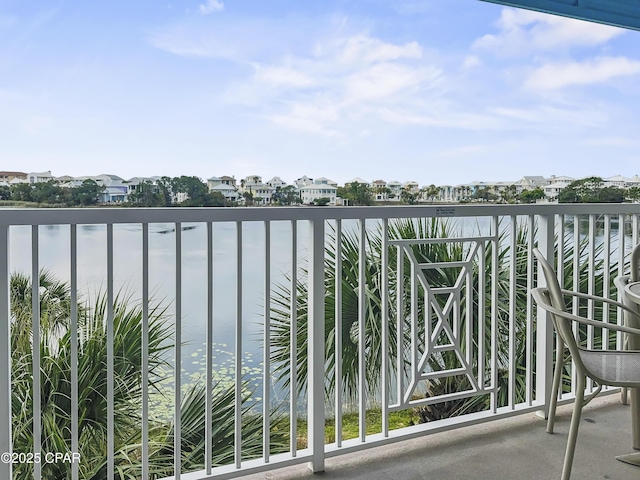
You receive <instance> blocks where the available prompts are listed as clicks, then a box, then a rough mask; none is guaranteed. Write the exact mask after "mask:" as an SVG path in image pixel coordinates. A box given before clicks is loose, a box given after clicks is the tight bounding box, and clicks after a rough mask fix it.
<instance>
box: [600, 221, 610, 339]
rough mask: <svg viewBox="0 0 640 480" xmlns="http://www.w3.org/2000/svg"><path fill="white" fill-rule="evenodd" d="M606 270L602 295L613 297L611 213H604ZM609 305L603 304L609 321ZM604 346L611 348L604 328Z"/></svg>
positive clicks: (607, 321) (605, 317) (604, 313)
mask: <svg viewBox="0 0 640 480" xmlns="http://www.w3.org/2000/svg"><path fill="white" fill-rule="evenodd" d="M603 250H604V252H603V255H604V272H603V274H602V282H603V285H602V296H603V297H605V298H611V215H608V214H607V215H604V247H603ZM609 310H610V309H609V306H608V305H603V311H602V321H603V322H604V323H609V321H610V320H609V318H610V317H609V313H610V311H609ZM602 341H603V345H602V348H603V349H604V350H609V330H608V329H606V328H604V329H603V330H602Z"/></svg>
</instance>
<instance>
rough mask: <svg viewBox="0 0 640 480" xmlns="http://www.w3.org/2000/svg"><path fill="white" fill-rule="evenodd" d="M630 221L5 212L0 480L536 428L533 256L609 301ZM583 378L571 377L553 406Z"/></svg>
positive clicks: (600, 313)
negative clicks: (507, 426) (505, 420)
mask: <svg viewBox="0 0 640 480" xmlns="http://www.w3.org/2000/svg"><path fill="white" fill-rule="evenodd" d="M638 214H640V212H639V211H638V207H637V205H627V204H624V205H614V204H612V205H600V204H598V205H530V206H528V205H527V206H521V205H520V206H510V205H500V206H499V205H481V206H478V205H442V206H428V207H427V206H419V207H342V208H339V207H338V208H330V207H325V208H318V207H315V208H314V207H293V208H220V209H218V208H214V209H206V208H202V209H189V208H185V209H182V208H181V209H173V208H172V209H124V208H123V209H70V210H63V209H61V210H49V209H47V210H38V209H34V210H21V209H15V210H14V209H7V210H3V211H2V212H0V252H2V255H1V256H0V309H1V311H2V312H3V315H1V316H0V351H1V352H6V353H5V354H3V355H2V356H0V452H6V453H8V454H9V456H8V457H6V458H7V459H10V460H13V462H12V461H8V462H5V461H4V460H5V458H4V457H3V462H2V463H0V478H12V476H13V478H31V477H33V478H36V479H40V478H64V476H66V478H71V479H74V480H75V479H78V478H96V479H97V478H109V479H111V478H121V477H122V478H145V479H146V478H154V479H155V478H176V479H177V478H182V479H194V480H195V479H206V478H231V477H234V476H236V475H238V474H239V473H240V472H242V473H249V472H260V471H266V470H269V469H274V468H278V467H282V466H286V465H292V464H298V463H303V462H308V463H309V466H310V468H311V469H312V470H313V471H322V470H323V469H324V461H325V459H326V458H328V457H331V456H336V455H341V454H343V453H347V452H353V451H356V450H360V449H364V448H369V447H373V446H378V445H382V444H385V443H389V442H395V441H398V440H401V439H404V438H410V437H415V436H419V435H426V434H429V433H433V432H438V431H443V430H448V429H453V428H458V427H461V426H464V425H469V424H474V423H479V422H486V421H491V420H492V419H494V418H501V417H504V416H510V415H515V414H521V413H525V412H532V411H540V412H542V413H546V411H547V410H548V403H549V398H548V397H549V393H550V391H551V375H552V373H551V372H552V367H553V363H554V361H556V356H557V353H558V352H555V351H554V334H553V331H552V328H551V325H550V323H549V322H548V321H547V318H546V316H545V314H544V313H543V312H538V311H537V310H536V309H535V308H534V305H533V304H532V301H531V299H530V298H529V295H528V291H529V289H530V288H532V287H533V286H536V285H537V284H541V283H542V282H543V279H542V278H538V274H537V268H536V264H535V262H534V259H533V256H532V249H533V248H534V247H537V248H539V249H540V250H541V251H542V252H543V253H544V254H545V255H546V256H547V258H555V266H556V268H557V271H558V275H559V278H560V280H561V282H563V283H564V285H565V287H566V288H571V289H578V290H580V291H583V292H585V293H589V294H596V295H603V296H607V297H614V298H617V295H618V294H617V292H616V291H615V289H614V288H613V286H612V285H613V279H614V278H615V277H616V276H618V275H622V274H626V273H627V270H628V264H627V263H626V258H627V256H628V255H627V254H628V252H629V251H630V249H631V248H632V246H633V245H635V244H637V243H638V233H639V228H638V218H639V217H638ZM43 272H46V273H43ZM20 282H22V283H20ZM56 288H57V290H56ZM61 299H62V300H61ZM63 300H64V301H63ZM572 308H573V310H574V311H575V312H578V311H582V312H586V313H589V314H591V315H594V316H596V317H600V318H602V319H603V320H604V321H605V322H611V323H616V322H617V321H618V319H619V318H620V312H618V311H617V310H616V309H606V308H605V309H600V308H601V307H598V306H596V305H594V304H593V303H592V302H590V301H586V300H585V302H584V304H582V303H578V302H577V301H576V303H574V304H573V305H572ZM94 334H95V336H93V335H94ZM583 337H584V342H585V343H586V344H588V345H589V347H591V348H603V349H609V348H617V347H620V346H621V344H622V343H621V342H622V338H620V337H619V336H618V335H615V334H613V333H611V332H608V331H603V332H598V331H594V330H593V329H591V328H589V329H588V330H585V331H584V332H583ZM34 346H37V347H38V348H33V347H34ZM21 349H22V350H21ZM92 355H93V356H92ZM258 359H259V360H258ZM562 361H564V358H563V359H562ZM67 366H68V368H67ZM572 375H573V369H572V368H571V365H570V362H568V363H567V366H566V368H565V377H564V379H563V389H562V393H561V401H570V400H571V399H572V398H573V392H572V385H573V384H574V382H573V379H572ZM588 389H590V390H592V389H593V385H588ZM610 391H613V390H610ZM34 399H36V400H34ZM37 399H40V400H39V401H38V400H37ZM56 454H57V455H60V457H57V456H56ZM64 454H69V455H70V456H69V457H66V458H65V457H63V456H62V455H64ZM71 455H76V456H75V457H72V456H71ZM45 456H47V457H46V458H45ZM78 456H79V459H78V458H77V457H78ZM34 459H38V461H34ZM28 460H31V462H29V461H28ZM126 475H128V476H126Z"/></svg>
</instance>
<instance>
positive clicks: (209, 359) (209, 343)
mask: <svg viewBox="0 0 640 480" xmlns="http://www.w3.org/2000/svg"><path fill="white" fill-rule="evenodd" d="M214 261H215V255H214V250H213V223H211V222H207V340H206V345H205V362H206V363H205V371H206V375H207V378H206V387H205V388H206V389H207V394H206V399H205V408H206V412H205V425H206V428H205V434H204V435H205V438H204V443H205V445H204V469H205V470H206V472H207V475H210V474H211V469H212V468H213V465H212V463H213V462H212V458H213V432H212V429H213V420H214V419H213V412H212V410H213V328H214V325H213V293H214V290H213V288H214V287H213V282H214V276H213V274H214Z"/></svg>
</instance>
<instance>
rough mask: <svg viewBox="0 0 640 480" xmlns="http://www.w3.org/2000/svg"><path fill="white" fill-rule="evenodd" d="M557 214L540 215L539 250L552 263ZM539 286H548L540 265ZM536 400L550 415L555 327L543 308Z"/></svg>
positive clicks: (538, 322)
mask: <svg viewBox="0 0 640 480" xmlns="http://www.w3.org/2000/svg"><path fill="white" fill-rule="evenodd" d="M554 228H555V215H554V214H553V213H550V214H548V215H540V216H539V217H538V250H540V252H541V253H542V254H543V255H544V257H545V258H546V259H547V260H548V261H549V263H550V264H551V265H554V264H555V262H554V259H555V235H554V233H555V232H554ZM563 241H564V239H562V238H559V239H558V243H559V244H558V248H563V245H562V242H563ZM537 286H538V287H546V286H547V285H546V281H545V278H544V274H543V272H542V269H541V267H540V266H538V275H537ZM536 318H537V319H536V392H535V399H536V401H543V402H544V408H543V410H540V411H539V412H538V414H539V415H540V416H544V418H547V417H548V416H549V400H550V395H551V390H552V388H551V384H552V382H553V327H552V325H551V321H550V318H549V316H548V314H547V312H545V311H544V310H543V309H541V308H538V312H537V317H536Z"/></svg>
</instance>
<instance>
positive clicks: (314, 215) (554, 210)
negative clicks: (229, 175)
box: [0, 203, 640, 225]
mask: <svg viewBox="0 0 640 480" xmlns="http://www.w3.org/2000/svg"><path fill="white" fill-rule="evenodd" d="M554 214H565V215H585V214H616V215H617V214H626V215H630V214H640V205H638V204H628V203H625V204H619V203H616V204H613V203H607V204H600V203H599V204H595V203H591V204H545V205H495V204H492V205H468V204H450V205H415V206H407V205H403V206H372V207H238V208H228V207H213V208H184V207H179V208H60V209H50V208H29V209H22V208H8V209H0V225H57V224H80V225H91V224H109V223H113V224H118V223H171V222H235V221H242V222H251V221H265V220H267V221H278V220H323V219H324V220H334V219H341V220H347V219H383V218H418V217H449V218H458V217H491V216H510V215H554Z"/></svg>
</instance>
